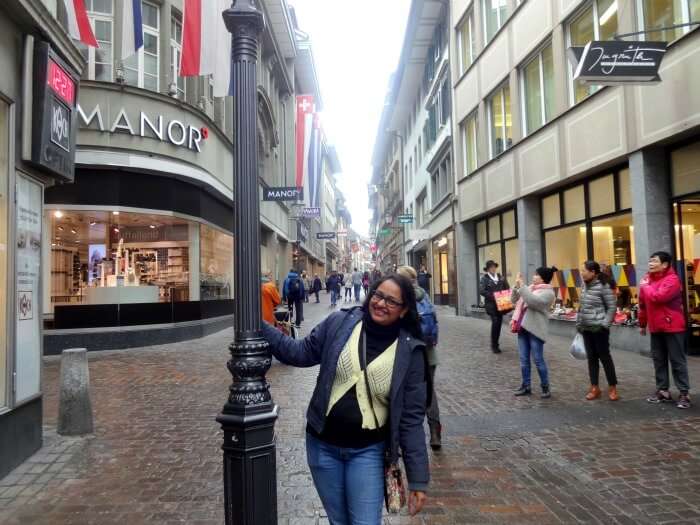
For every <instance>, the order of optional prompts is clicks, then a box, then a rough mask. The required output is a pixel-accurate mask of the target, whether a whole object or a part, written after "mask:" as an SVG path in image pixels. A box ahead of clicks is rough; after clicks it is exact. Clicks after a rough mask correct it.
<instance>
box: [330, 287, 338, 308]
mask: <svg viewBox="0 0 700 525" xmlns="http://www.w3.org/2000/svg"><path fill="white" fill-rule="evenodd" d="M339 296H340V292H338V291H336V290H331V306H335V305H336V303H337V302H338V298H339Z"/></svg>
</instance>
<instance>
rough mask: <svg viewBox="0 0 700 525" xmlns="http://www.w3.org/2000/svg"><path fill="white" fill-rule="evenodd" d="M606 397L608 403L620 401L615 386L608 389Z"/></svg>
mask: <svg viewBox="0 0 700 525" xmlns="http://www.w3.org/2000/svg"><path fill="white" fill-rule="evenodd" d="M608 397H609V398H610V401H617V400H618V399H620V396H619V395H618V394H617V385H611V386H610V387H608Z"/></svg>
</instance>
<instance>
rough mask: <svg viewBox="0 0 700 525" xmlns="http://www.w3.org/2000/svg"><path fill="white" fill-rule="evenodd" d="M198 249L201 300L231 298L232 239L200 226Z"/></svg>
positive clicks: (218, 231) (223, 233)
mask: <svg viewBox="0 0 700 525" xmlns="http://www.w3.org/2000/svg"><path fill="white" fill-rule="evenodd" d="M261 238H262V239H266V238H267V236H266V235H262V236H261ZM199 247H200V254H201V255H200V298H201V300H202V301H207V300H212V299H231V298H233V293H232V291H233V237H232V236H231V235H230V234H228V233H225V232H222V231H220V230H217V229H215V228H212V227H211V226H205V225H203V224H202V225H200V226H199Z"/></svg>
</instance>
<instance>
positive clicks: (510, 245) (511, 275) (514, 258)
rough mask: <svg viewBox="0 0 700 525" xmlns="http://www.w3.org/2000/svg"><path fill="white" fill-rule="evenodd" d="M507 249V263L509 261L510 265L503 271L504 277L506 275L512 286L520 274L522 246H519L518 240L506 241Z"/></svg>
mask: <svg viewBox="0 0 700 525" xmlns="http://www.w3.org/2000/svg"><path fill="white" fill-rule="evenodd" d="M505 248H506V261H508V264H507V265H506V267H505V269H504V270H503V272H504V273H503V275H505V276H506V278H507V279H508V281H509V282H510V283H511V284H512V283H513V282H514V281H515V278H516V277H517V275H518V273H520V246H519V245H518V239H511V240H510V241H506V242H505Z"/></svg>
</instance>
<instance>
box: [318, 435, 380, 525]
mask: <svg viewBox="0 0 700 525" xmlns="http://www.w3.org/2000/svg"><path fill="white" fill-rule="evenodd" d="M384 448H385V444H384V442H381V443H377V444H376V445H370V446H369V447H366V448H342V447H336V446H334V445H329V444H328V443H324V442H323V441H321V440H320V439H318V438H315V437H314V436H312V435H310V434H306V457H307V460H308V462H309V468H310V470H311V476H312V477H313V480H314V485H315V486H316V490H317V491H318V495H319V496H320V497H321V503H323V508H324V509H326V514H327V515H328V520H329V521H330V523H331V525H380V524H381V522H382V506H383V504H384Z"/></svg>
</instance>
